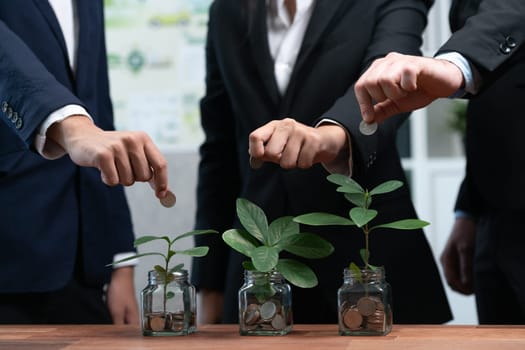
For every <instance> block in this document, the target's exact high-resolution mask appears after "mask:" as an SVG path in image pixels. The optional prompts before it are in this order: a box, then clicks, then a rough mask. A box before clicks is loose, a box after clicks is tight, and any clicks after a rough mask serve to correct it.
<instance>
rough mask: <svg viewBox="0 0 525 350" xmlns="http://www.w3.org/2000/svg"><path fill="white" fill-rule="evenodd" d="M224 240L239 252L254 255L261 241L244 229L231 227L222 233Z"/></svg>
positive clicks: (248, 255)
mask: <svg viewBox="0 0 525 350" xmlns="http://www.w3.org/2000/svg"><path fill="white" fill-rule="evenodd" d="M222 240H223V241H224V242H226V244H227V245H229V246H230V247H232V248H233V249H235V250H236V251H238V252H239V253H241V254H243V255H246V256H247V257H251V256H252V251H253V250H254V249H255V248H256V247H258V246H259V245H260V244H261V243H260V242H259V241H257V240H256V239H255V238H254V237H253V236H251V235H250V234H249V233H248V232H246V231H244V230H238V229H231V230H228V231H226V232H224V233H223V234H222Z"/></svg>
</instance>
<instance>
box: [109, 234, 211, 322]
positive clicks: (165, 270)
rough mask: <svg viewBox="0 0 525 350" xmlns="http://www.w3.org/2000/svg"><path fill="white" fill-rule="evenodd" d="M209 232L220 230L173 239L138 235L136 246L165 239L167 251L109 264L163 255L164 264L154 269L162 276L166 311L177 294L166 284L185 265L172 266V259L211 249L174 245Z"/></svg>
mask: <svg viewBox="0 0 525 350" xmlns="http://www.w3.org/2000/svg"><path fill="white" fill-rule="evenodd" d="M208 233H218V232H217V231H215V230H195V231H190V232H186V233H183V234H180V235H178V236H176V237H175V238H173V239H171V238H170V237H169V236H141V237H138V238H137V239H135V241H134V242H133V246H134V247H135V248H136V247H138V246H140V245H142V244H145V243H149V242H152V241H158V240H163V241H166V243H167V244H168V246H167V250H166V253H160V252H146V253H140V254H135V255H133V256H129V257H127V258H125V259H121V260H118V261H115V262H113V263H112V264H108V265H107V266H112V265H116V264H119V263H121V262H125V261H128V260H132V259H136V258H140V257H143V256H150V255H157V256H161V257H162V259H163V266H162V265H154V266H153V269H154V270H155V271H156V272H157V273H158V274H159V275H160V276H161V278H162V283H161V284H162V285H164V288H163V289H164V298H163V312H164V313H166V302H167V301H168V300H169V299H171V298H173V297H174V296H175V294H174V293H173V292H171V291H170V292H168V290H167V288H166V286H167V285H168V284H169V283H170V282H173V280H174V277H173V273H175V272H178V271H181V270H182V268H183V267H184V264H183V263H181V264H177V265H175V266H173V267H170V262H171V259H172V258H173V257H174V256H175V255H188V256H192V257H202V256H205V255H206V254H208V250H209V247H207V246H200V247H193V248H190V249H185V250H175V249H174V248H173V245H174V244H175V242H176V241H178V240H179V239H182V238H185V237H190V236H196V235H203V234H208Z"/></svg>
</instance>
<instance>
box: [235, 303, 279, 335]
mask: <svg viewBox="0 0 525 350" xmlns="http://www.w3.org/2000/svg"><path fill="white" fill-rule="evenodd" d="M242 320H243V322H244V328H246V329H248V330H255V329H257V330H270V331H271V330H276V331H280V330H283V329H285V328H286V326H287V318H286V315H285V312H284V308H283V307H282V305H281V303H280V302H279V301H277V300H268V301H266V302H264V303H262V304H259V303H255V302H254V303H250V304H248V306H247V307H246V309H245V310H244V311H243V317H242Z"/></svg>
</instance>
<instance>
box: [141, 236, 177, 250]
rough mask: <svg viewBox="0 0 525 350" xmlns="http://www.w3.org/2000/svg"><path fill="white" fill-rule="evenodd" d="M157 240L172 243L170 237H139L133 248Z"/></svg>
mask: <svg viewBox="0 0 525 350" xmlns="http://www.w3.org/2000/svg"><path fill="white" fill-rule="evenodd" d="M157 240H165V241H166V242H168V244H169V243H170V238H169V237H168V236H162V237H159V236H142V237H138V238H137V239H136V240H135V241H133V246H135V247H137V246H139V245H141V244H144V243H148V242H151V241H157Z"/></svg>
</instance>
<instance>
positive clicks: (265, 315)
mask: <svg viewBox="0 0 525 350" xmlns="http://www.w3.org/2000/svg"><path fill="white" fill-rule="evenodd" d="M276 312H277V306H276V305H275V304H274V303H273V302H272V301H267V302H265V303H264V304H262V305H261V307H260V309H259V313H260V315H261V318H262V319H263V320H270V319H271V318H272V317H273V316H275V313H276Z"/></svg>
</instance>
